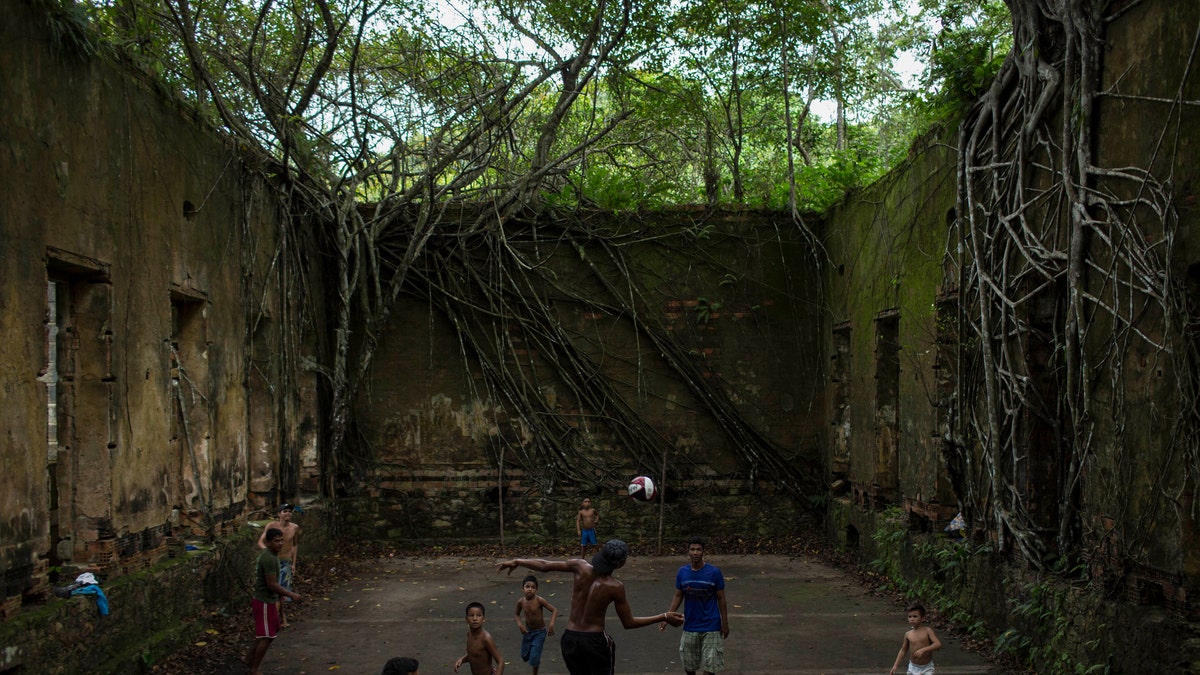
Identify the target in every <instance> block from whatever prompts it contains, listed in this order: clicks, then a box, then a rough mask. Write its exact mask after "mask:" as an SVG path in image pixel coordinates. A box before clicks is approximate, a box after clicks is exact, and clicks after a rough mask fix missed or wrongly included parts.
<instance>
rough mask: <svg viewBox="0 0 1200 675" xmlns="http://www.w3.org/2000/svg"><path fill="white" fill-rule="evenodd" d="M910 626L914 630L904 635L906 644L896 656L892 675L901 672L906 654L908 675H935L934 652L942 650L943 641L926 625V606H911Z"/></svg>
mask: <svg viewBox="0 0 1200 675" xmlns="http://www.w3.org/2000/svg"><path fill="white" fill-rule="evenodd" d="M908 625H909V626H912V628H911V629H909V631H908V632H907V633H905V634H904V642H902V643H901V644H900V653H899V654H897V655H896V663H895V664H893V665H892V670H891V672H890V675H896V671H898V670H900V662H901V661H903V660H904V654H905V653H908V655H909V656H908V675H933V652H935V651H937V650H939V649H941V648H942V641H941V640H939V639H938V636H937V634H936V633H934V632H933V629H932V628H930V627H929V626H926V625H925V607H924V605H922V604H920V603H913V604H911V605H909V607H908Z"/></svg>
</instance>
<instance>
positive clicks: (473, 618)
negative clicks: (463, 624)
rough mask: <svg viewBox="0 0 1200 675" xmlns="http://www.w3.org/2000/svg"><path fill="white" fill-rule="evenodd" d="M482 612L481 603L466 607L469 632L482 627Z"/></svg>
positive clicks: (473, 603)
mask: <svg viewBox="0 0 1200 675" xmlns="http://www.w3.org/2000/svg"><path fill="white" fill-rule="evenodd" d="M484 611H485V610H484V608H483V603H481V602H472V603H471V604H469V605H467V626H469V627H470V628H471V630H478V629H480V628H482V627H483V615H484Z"/></svg>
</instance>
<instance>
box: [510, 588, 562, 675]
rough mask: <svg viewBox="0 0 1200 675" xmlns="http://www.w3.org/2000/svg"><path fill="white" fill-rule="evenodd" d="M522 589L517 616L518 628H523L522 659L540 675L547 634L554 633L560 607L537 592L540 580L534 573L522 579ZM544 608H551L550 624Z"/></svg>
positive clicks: (534, 674) (536, 674)
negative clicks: (547, 621) (522, 593)
mask: <svg viewBox="0 0 1200 675" xmlns="http://www.w3.org/2000/svg"><path fill="white" fill-rule="evenodd" d="M521 590H522V591H524V593H525V595H523V596H522V597H521V599H520V600H517V611H516V616H515V619H516V622H517V628H520V629H521V660H522V661H524V662H526V663H528V664H529V665H530V666H533V675H538V668H540V667H541V665H542V647H543V646H545V644H546V636H547V635H554V620H555V619H557V618H558V609H557V608H556V607H555V606H554V605H552V604H550V603H549V602H546V599H545V598H543V597H542V596H540V595H538V594H537V591H538V580H537V577H535V576H533V575H532V574H530V575H528V576H526V577H525V578H524V579H523V580H522V581H521ZM543 609H548V610H550V623H549V625H547V624H546V617H545V616H544V615H543V614H542V610H543Z"/></svg>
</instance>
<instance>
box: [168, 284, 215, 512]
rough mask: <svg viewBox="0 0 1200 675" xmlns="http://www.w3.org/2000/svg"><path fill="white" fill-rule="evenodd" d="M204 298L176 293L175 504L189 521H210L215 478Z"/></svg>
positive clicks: (173, 342)
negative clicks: (210, 444) (211, 464)
mask: <svg viewBox="0 0 1200 675" xmlns="http://www.w3.org/2000/svg"><path fill="white" fill-rule="evenodd" d="M207 306H208V304H207V299H206V298H205V297H204V295H203V294H201V293H198V292H196V291H192V290H190V289H185V288H182V287H177V286H176V287H173V288H172V290H171V337H170V341H169V345H170V364H171V383H170V384H171V392H170V396H171V399H172V406H171V410H172V414H171V442H172V443H173V444H175V453H174V454H175V458H176V466H175V469H174V472H173V473H174V475H175V477H176V480H177V481H178V482H177V483H176V485H175V486H174V487H175V495H176V496H177V497H176V498H175V499H174V500H173V501H174V502H175V503H177V504H180V505H182V506H183V507H184V509H185V510H186V511H187V512H188V514H189V517H191V518H193V519H195V520H199V519H198V518H196V516H198V515H200V514H203V515H204V520H205V522H208V520H209V517H210V514H209V512H208V494H209V492H210V491H211V490H210V488H211V485H210V482H211V481H210V480H209V479H208V478H206V476H207V475H208V471H209V467H208V466H207V462H206V458H207V457H208V453H207V452H205V451H204V446H205V445H206V444H207V443H208V440H209V439H208V434H209V424H208V412H209V407H208V401H207V399H206V398H205V393H204V392H205V390H206V387H207V382H208V370H207V361H206V357H205V352H206V350H207V349H208V343H207V335H206V327H205V310H206V308H207Z"/></svg>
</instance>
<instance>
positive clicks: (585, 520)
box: [575, 497, 600, 558]
mask: <svg viewBox="0 0 1200 675" xmlns="http://www.w3.org/2000/svg"><path fill="white" fill-rule="evenodd" d="M599 522H600V514H599V513H596V509H595V508H594V507H593V506H592V500H590V499H588V498H587V497H584V498H583V505H582V506H580V507H579V513H577V514H575V532H576V533H577V534H579V557H580V558H586V557H587V553H588V547H589V546H596V545H597V542H596V523H599Z"/></svg>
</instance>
